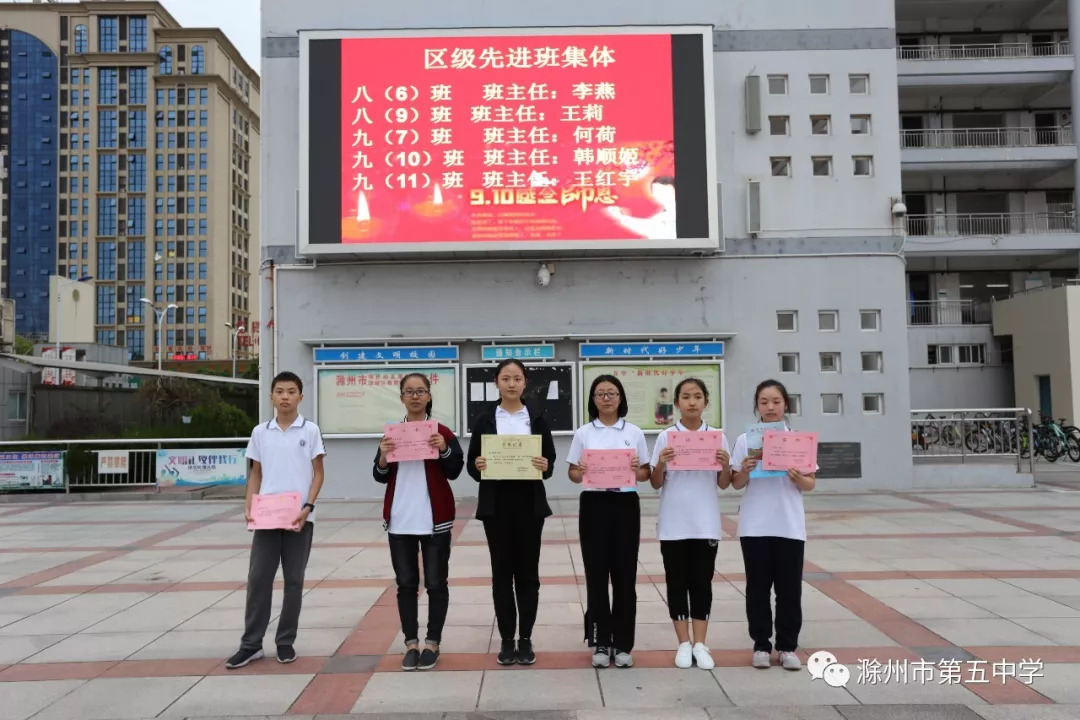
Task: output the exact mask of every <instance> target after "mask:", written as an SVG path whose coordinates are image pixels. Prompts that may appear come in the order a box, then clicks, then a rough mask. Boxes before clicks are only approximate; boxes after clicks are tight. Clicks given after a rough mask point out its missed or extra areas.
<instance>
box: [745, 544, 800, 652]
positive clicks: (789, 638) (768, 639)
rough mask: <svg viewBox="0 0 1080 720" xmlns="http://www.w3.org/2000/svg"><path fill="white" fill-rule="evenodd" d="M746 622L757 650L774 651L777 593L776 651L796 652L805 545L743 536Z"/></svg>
mask: <svg viewBox="0 0 1080 720" xmlns="http://www.w3.org/2000/svg"><path fill="white" fill-rule="evenodd" d="M739 542H740V543H741V545H742V554H743V564H744V565H745V566H746V620H747V623H748V624H749V627H750V638H751V639H752V640H753V641H754V650H764V651H765V652H771V651H772V649H773V645H772V634H773V616H772V590H773V589H774V588H775V590H776V649H777V650H779V651H785V650H786V651H789V652H794V651H795V649H796V648H798V646H799V631H800V630H802V574H803V554H804V551H805V550H806V543H805V542H804V541H802V540H792V539H790V538H781V537H744V538H740V539H739Z"/></svg>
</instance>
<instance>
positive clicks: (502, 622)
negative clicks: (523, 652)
mask: <svg viewBox="0 0 1080 720" xmlns="http://www.w3.org/2000/svg"><path fill="white" fill-rule="evenodd" d="M543 531H544V518H542V517H540V518H538V517H534V516H533V515H532V514H530V513H528V512H527V511H524V512H500V513H499V514H498V515H497V516H496V517H494V518H487V519H485V520H484V534H485V535H486V536H487V544H488V552H490V553H491V597H492V599H493V600H494V602H495V620H496V622H497V623H498V625H499V635H500V637H501V638H502V639H503V640H513V639H514V637H515V631H517V633H518V634H517V637H520V638H527V639H529V638H532V630H533V625H535V624H536V610H537V606H538V605H539V604H540V536H541V534H542V533H543ZM515 600H516V604H515ZM519 615H520V619H519V617H518V616H519Z"/></svg>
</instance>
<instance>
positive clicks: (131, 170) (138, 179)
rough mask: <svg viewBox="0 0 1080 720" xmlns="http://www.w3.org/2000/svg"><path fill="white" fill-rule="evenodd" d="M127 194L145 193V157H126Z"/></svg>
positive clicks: (141, 155) (142, 154) (137, 155)
mask: <svg viewBox="0 0 1080 720" xmlns="http://www.w3.org/2000/svg"><path fill="white" fill-rule="evenodd" d="M128 192H146V155H145V154H144V153H138V154H135V155H129V156H128Z"/></svg>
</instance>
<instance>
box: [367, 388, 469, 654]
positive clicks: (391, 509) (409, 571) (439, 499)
mask: <svg viewBox="0 0 1080 720" xmlns="http://www.w3.org/2000/svg"><path fill="white" fill-rule="evenodd" d="M401 402H402V403H403V404H404V405H405V408H406V410H407V414H406V416H405V422H410V421H412V422H417V421H419V422H422V421H425V420H428V419H430V416H431V382H430V380H428V378H427V376H425V375H422V374H420V373H410V374H408V375H406V376H405V377H403V378H402V379H401ZM428 442H429V443H430V444H431V446H432V447H434V448H435V449H437V450H438V451H439V457H438V459H436V460H409V461H403V462H389V461H388V460H387V459H386V458H387V456H388V455H389V454H390V453H391V452H392V451H393V449H394V442H393V441H392V440H390V439H389V438H386V437H384V438H383V439H382V442H380V443H379V453H378V455H376V457H375V467H374V470H373V474H374V477H375V480H376V481H377V482H380V483H386V486H387V487H386V499H385V500H384V501H383V523H384V525H385V526H386V528H387V530H388V532H389V538H390V560H391V562H392V563H393V566H394V575H395V578H396V581H397V588H398V591H397V604H398V614H399V615H400V617H401V630H402V632H403V633H404V634H405V647H406V652H405V659H404V661H403V662H402V663H401V668H402V669H403V670H417V669H419V670H428V669H430V668H433V667H435V663H436V662H437V661H438V659H439V642H440V641H441V639H442V630H443V625H444V624H445V622H446V610H447V607H448V606H449V604H450V589H449V587H448V586H447V582H446V579H447V575H448V574H449V569H450V568H449V565H450V531H451V529H452V528H453V527H454V492H453V490H451V489H450V483H449V482H448V481H450V480H454V479H455V478H457V476H458V475H460V474H461V469H462V467H463V466H464V464H465V458H464V455H463V453H462V452H461V445H460V444H459V443H458V440H457V438H456V437H455V436H454V433H453V431H451V430H450V428H448V427H446V426H445V425H443V424H441V423H440V424H439V426H438V432H437V433H435V434H434V435H432V436H431V438H429V440H428ZM418 548H419V553H420V554H422V555H423V557H424V588H425V589H426V590H427V594H428V598H429V601H430V604H429V607H428V626H427V636H426V638H425V640H424V644H425V647H424V651H423V652H420V647H419V646H420V639H419V636H418V633H419V625H418V619H417V595H418V594H419V591H420V567H419V562H418V559H417V549H418Z"/></svg>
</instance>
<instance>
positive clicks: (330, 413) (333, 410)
mask: <svg viewBox="0 0 1080 720" xmlns="http://www.w3.org/2000/svg"><path fill="white" fill-rule="evenodd" d="M414 372H419V373H423V374H424V375H426V376H427V377H428V379H429V380H430V381H431V400H432V410H431V418H432V420H437V421H438V422H440V423H442V424H443V425H445V426H447V427H448V428H450V429H451V430H453V431H454V433H455V434H456V433H458V428H459V425H460V414H459V412H458V403H457V398H458V394H457V386H458V385H457V380H458V366H457V365H412V366H407V367H403V366H399V365H348V366H342V367H317V368H316V370H315V417H316V422H317V423H318V425H319V429H320V430H322V433H323V436H324V437H358V438H364V437H382V435H383V429H384V428H385V426H386V424H387V423H390V422H401V419H402V418H403V417H404V416H405V406H404V405H402V403H401V390H400V382H401V378H402V377H403V376H405V375H408V374H409V373H414Z"/></svg>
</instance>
